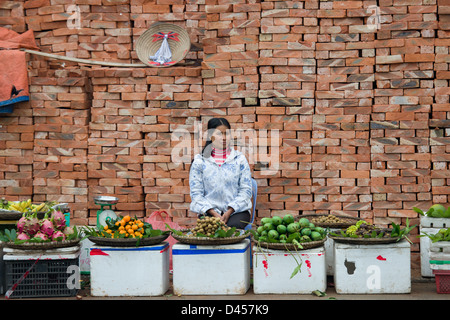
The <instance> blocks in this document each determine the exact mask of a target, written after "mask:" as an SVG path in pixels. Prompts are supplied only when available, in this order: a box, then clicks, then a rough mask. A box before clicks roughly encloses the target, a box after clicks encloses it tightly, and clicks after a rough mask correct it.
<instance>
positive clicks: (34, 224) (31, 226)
mask: <svg viewBox="0 0 450 320" xmlns="http://www.w3.org/2000/svg"><path fill="white" fill-rule="evenodd" d="M36 215H37V213H36V212H35V213H34V214H32V215H30V216H28V217H27V218H26V221H25V224H24V226H23V232H25V233H27V234H29V235H30V236H34V235H35V234H36V233H37V232H38V231H39V230H40V229H41V224H40V223H39V219H38V218H37V216H36Z"/></svg>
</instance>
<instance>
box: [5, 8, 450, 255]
mask: <svg viewBox="0 0 450 320" xmlns="http://www.w3.org/2000/svg"><path fill="white" fill-rule="evenodd" d="M70 3H71V4H72V5H75V8H77V9H78V10H79V13H80V17H81V26H80V29H75V30H74V29H71V28H69V27H68V24H67V22H68V19H69V18H70V16H71V14H72V13H73V12H72V11H70V12H69V9H71V10H72V9H73V6H72V7H69V6H70ZM374 14H375V15H374ZM374 17H375V18H377V19H375V20H374ZM155 21H166V22H171V23H176V24H178V25H181V26H183V27H185V28H186V29H187V30H188V32H189V33H190V37H191V41H192V43H193V47H192V51H191V52H190V53H189V54H188V56H187V61H188V62H191V63H190V64H185V65H182V64H181V65H177V66H174V67H170V68H161V69H156V68H108V67H99V66H89V65H78V64H76V63H72V62H67V61H66V62H64V61H61V60H51V59H48V58H43V57H39V56H33V55H28V61H29V62H28V63H29V77H30V92H31V101H30V102H29V103H21V104H19V105H17V106H16V107H15V111H14V113H12V114H9V115H2V116H1V117H0V125H1V128H0V169H1V170H0V195H1V196H6V197H7V198H8V199H20V198H30V197H31V198H32V199H33V200H34V201H44V200H57V201H60V202H68V203H70V205H71V207H72V211H73V218H72V219H73V221H74V223H79V224H85V223H89V224H94V223H95V212H96V210H97V209H98V208H97V206H96V205H95V204H94V203H93V197H94V196H95V195H98V194H108V195H115V196H117V197H119V199H120V202H119V204H118V206H117V208H118V210H120V211H121V212H124V213H130V214H133V215H137V216H140V217H141V216H145V215H148V214H150V213H151V212H153V211H154V210H156V209H159V208H162V209H166V210H168V211H170V212H171V214H172V215H173V216H174V218H175V220H176V221H177V222H179V223H180V224H183V225H188V224H190V223H192V222H193V219H194V217H195V215H193V214H192V213H191V212H189V210H188V208H189V202H190V198H189V187H188V186H189V181H188V169H189V163H175V162H174V161H172V160H173V159H172V157H171V152H172V148H173V147H174V145H175V143H176V142H174V141H171V135H172V133H173V132H174V131H176V130H177V129H183V130H187V131H188V132H190V133H191V135H192V136H194V132H195V127H194V126H195V123H196V121H200V120H201V121H202V123H203V128H205V125H206V122H207V120H209V119H210V118H211V117H214V116H221V117H222V116H223V117H226V118H227V119H229V120H230V122H231V123H232V125H233V127H235V128H243V129H255V130H259V129H267V130H269V131H270V130H271V129H277V130H279V142H280V149H279V151H280V155H279V159H278V161H279V165H280V166H279V170H276V171H274V172H272V173H273V174H272V175H265V174H263V172H261V171H258V166H257V165H253V164H252V168H253V169H254V172H253V176H254V177H255V178H256V179H257V181H258V185H259V194H258V205H257V213H258V218H261V217H264V216H270V215H274V214H279V215H283V214H286V213H293V214H296V213H298V210H303V212H304V213H330V212H333V213H336V214H350V215H352V216H360V217H362V218H364V219H368V220H370V221H372V222H374V223H376V224H380V225H386V224H387V223H389V222H390V221H394V222H396V223H399V222H404V220H405V219H406V218H407V217H409V218H411V219H412V221H413V223H418V221H419V219H418V217H417V214H415V213H414V212H413V211H412V210H411V208H412V207H413V206H418V207H420V208H422V209H426V208H428V206H430V205H431V204H432V203H443V204H446V205H449V202H450V173H449V172H450V170H449V169H450V101H449V97H450V90H449V80H450V70H449V63H450V59H449V58H448V56H449V47H450V1H448V0H378V1H375V0H368V1H356V0H355V1H318V0H308V1H271V0H268V1H266V0H265V1H259V0H234V1H231V0H203V1H190V0H188V1H183V0H152V1H146V0H96V1H86V0H72V2H69V1H61V0H30V1H3V2H2V3H1V4H0V26H3V27H7V28H11V29H13V30H15V31H17V32H23V31H25V30H27V29H33V30H34V31H35V35H36V40H37V43H38V45H39V47H40V48H41V50H42V51H45V52H51V53H59V54H64V55H67V56H73V57H78V58H88V59H94V60H105V61H119V62H126V63H130V62H131V63H132V62H139V60H138V59H137V55H136V52H135V41H136V40H137V38H138V37H139V35H140V34H142V32H144V31H145V30H146V29H147V28H148V27H149V25H150V24H151V23H152V22H155ZM374 23H375V27H374ZM241 147H242V146H241V145H239V146H238V148H241ZM268 150H270V147H268ZM413 241H414V243H415V245H414V246H413V249H412V250H413V252H414V253H415V255H414V258H413V259H414V262H415V263H417V261H418V239H415V238H413Z"/></svg>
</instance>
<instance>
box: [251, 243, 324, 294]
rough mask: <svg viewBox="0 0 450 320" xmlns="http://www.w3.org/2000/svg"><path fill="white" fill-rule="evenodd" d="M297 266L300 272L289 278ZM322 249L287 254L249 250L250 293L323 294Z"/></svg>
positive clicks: (259, 249) (274, 251)
mask: <svg viewBox="0 0 450 320" xmlns="http://www.w3.org/2000/svg"><path fill="white" fill-rule="evenodd" d="M294 257H295V259H297V261H298V263H300V264H301V268H300V272H299V273H297V274H296V275H295V276H294V277H292V279H291V278H290V277H291V274H292V272H293V271H294V269H295V268H296V267H297V266H298V265H297V262H296V261H295V259H294ZM325 260H326V259H325V247H324V246H322V247H319V248H314V249H309V250H299V251H297V252H296V251H291V253H289V252H287V251H284V250H269V249H262V248H253V292H254V293H255V294H311V292H312V291H314V290H320V291H325V290H326V288H327V283H326V280H327V279H326V278H327V275H326V267H325V265H326V263H325Z"/></svg>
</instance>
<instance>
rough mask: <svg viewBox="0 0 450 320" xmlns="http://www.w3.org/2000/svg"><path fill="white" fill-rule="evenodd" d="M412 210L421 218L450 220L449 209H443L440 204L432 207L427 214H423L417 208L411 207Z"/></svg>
mask: <svg viewBox="0 0 450 320" xmlns="http://www.w3.org/2000/svg"><path fill="white" fill-rule="evenodd" d="M413 210H414V211H415V212H417V213H418V214H420V215H422V216H427V217H432V218H450V207H448V208H447V209H445V207H444V206H443V205H442V204H434V205H432V206H431V207H430V208H429V209H428V210H427V212H423V211H422V210H420V209H419V208H416V207H413Z"/></svg>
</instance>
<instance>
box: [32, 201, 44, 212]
mask: <svg viewBox="0 0 450 320" xmlns="http://www.w3.org/2000/svg"><path fill="white" fill-rule="evenodd" d="M44 206H45V203H44V202H43V203H41V204H40V205H38V206H37V207H36V208H34V209H35V210H36V211H37V212H39V211H40V210H41V209H42V208H43V207H44Z"/></svg>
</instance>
